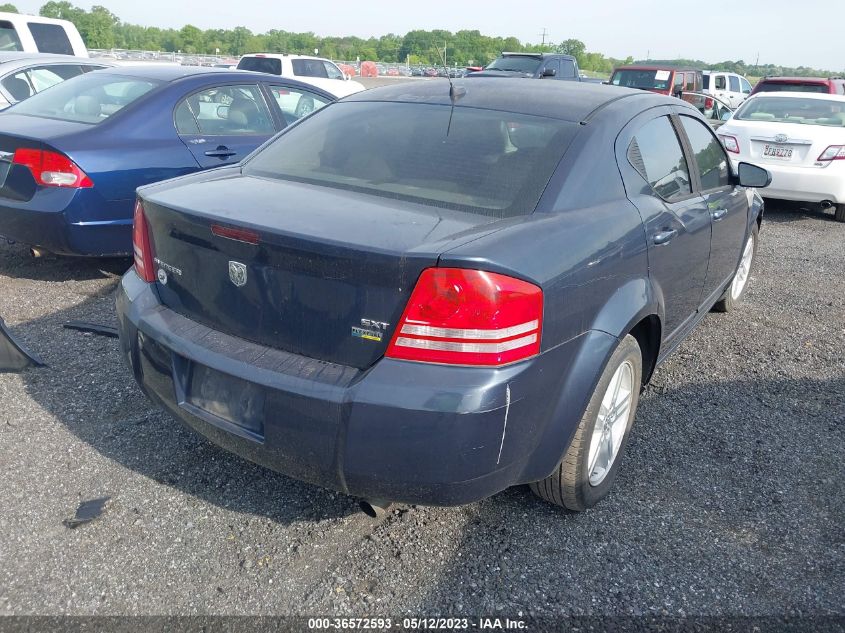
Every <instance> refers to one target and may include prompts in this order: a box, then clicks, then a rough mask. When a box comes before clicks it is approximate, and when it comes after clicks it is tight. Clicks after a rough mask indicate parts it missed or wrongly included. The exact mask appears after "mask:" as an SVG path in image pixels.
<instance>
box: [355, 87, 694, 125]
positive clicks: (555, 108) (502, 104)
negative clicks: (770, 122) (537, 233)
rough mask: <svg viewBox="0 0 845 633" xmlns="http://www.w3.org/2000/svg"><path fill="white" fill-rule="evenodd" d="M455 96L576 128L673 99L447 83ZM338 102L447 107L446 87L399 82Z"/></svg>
mask: <svg viewBox="0 0 845 633" xmlns="http://www.w3.org/2000/svg"><path fill="white" fill-rule="evenodd" d="M451 83H452V84H453V85H454V86H455V90H456V91H457V92H458V93H463V94H462V95H461V96H459V97H458V98H457V99H456V102H455V103H456V105H457V106H460V107H468V108H482V109H488V110H503V111H506V112H514V113H517V114H527V115H534V116H545V117H550V118H555V119H562V120H565V121H573V122H579V121H584V120H586V119H588V118H589V117H590V115H591V114H592V113H594V112H595V111H596V110H599V109H601V108H602V107H604V106H606V105H608V104H610V103H612V102H615V101H618V100H620V99H625V98H635V97H639V99H640V102H641V103H642V104H643V107H646V104H647V103H648V102H651V104H652V106H657V105H663V104H676V105H677V103H678V100H677V99H674V98H670V97H666V96H664V95H658V94H655V93H653V92H649V91H645V90H634V89H632V88H622V87H619V86H605V85H602V84H595V83H581V82H577V81H519V80H515V81H510V80H502V79H496V78H488V77H477V78H475V79H469V80H467V79H457V80H453V81H452V82H451ZM503 88H505V89H503ZM343 101H384V102H400V103H430V104H437V105H449V104H450V103H451V101H450V99H449V81H448V80H446V79H442V80H433V81H425V82H407V83H406V82H403V83H400V84H397V85H391V86H383V87H380V88H372V89H370V90H365V91H363V92H357V93H355V94H353V95H350V96H348V97H346V98H344V99H343Z"/></svg>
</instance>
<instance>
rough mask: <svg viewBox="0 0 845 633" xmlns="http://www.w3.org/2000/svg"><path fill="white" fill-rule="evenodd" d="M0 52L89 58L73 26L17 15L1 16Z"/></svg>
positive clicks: (66, 23)
mask: <svg viewBox="0 0 845 633" xmlns="http://www.w3.org/2000/svg"><path fill="white" fill-rule="evenodd" d="M0 51H2V52H11V51H22V52H25V53H52V54H54V55H75V56H77V57H88V49H86V48H85V43H84V42H83V41H82V37H81V36H80V35H79V31H77V30H76V27H75V26H74V25H73V23H72V22H68V21H67V20H54V19H52V18H42V17H41V16H38V15H23V14H20V13H0Z"/></svg>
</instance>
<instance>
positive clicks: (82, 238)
mask: <svg viewBox="0 0 845 633" xmlns="http://www.w3.org/2000/svg"><path fill="white" fill-rule="evenodd" d="M107 204H109V205H114V204H119V203H107ZM131 205H132V202H131V201H129V202H126V204H125V205H124V206H128V207H130V210H131ZM98 206H99V196H96V195H91V190H66V189H56V190H43V191H39V192H38V193H37V194H36V196H35V197H34V198H33V199H32V200H29V201H27V202H18V201H16V200H10V199H7V198H0V236H2V237H5V238H6V239H9V240H12V241H14V242H20V243H21V244H26V245H28V246H35V247H38V248H42V249H45V250H47V251H50V252H52V253H57V254H59V255H84V256H124V255H127V256H128V255H130V254H131V252H132V218H131V214H130V216H129V217H128V218H120V219H100V218H97V217H96V215H97V212H96V211H97V207H98ZM109 211H111V209H109ZM106 214H107V213H105V212H104V213H103V215H106ZM91 216H95V217H91Z"/></svg>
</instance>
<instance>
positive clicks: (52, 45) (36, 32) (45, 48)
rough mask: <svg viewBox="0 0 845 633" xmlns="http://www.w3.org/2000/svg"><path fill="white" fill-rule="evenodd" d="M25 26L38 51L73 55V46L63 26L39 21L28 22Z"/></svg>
mask: <svg viewBox="0 0 845 633" xmlns="http://www.w3.org/2000/svg"><path fill="white" fill-rule="evenodd" d="M27 26H28V27H29V32H30V33H32V38H33V39H34V40H35V45H36V46H37V47H38V50H39V51H40V52H42V53H57V54H59V55H73V47H72V46H71V45H70V40H69V39H68V38H67V33H65V29H64V27H63V26H60V25H59V24H41V23H40V22H28V23H27Z"/></svg>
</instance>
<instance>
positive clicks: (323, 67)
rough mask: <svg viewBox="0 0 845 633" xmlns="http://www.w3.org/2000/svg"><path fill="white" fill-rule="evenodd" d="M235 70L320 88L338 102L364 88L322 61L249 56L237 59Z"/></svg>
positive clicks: (336, 68) (317, 58)
mask: <svg viewBox="0 0 845 633" xmlns="http://www.w3.org/2000/svg"><path fill="white" fill-rule="evenodd" d="M238 70H252V71H255V72H259V73H269V74H271V75H281V76H282V77H289V78H290V79H297V80H299V81H301V82H303V83H307V84H311V85H312V86H316V87H317V88H322V89H323V90H325V91H326V92H328V93H330V94H333V95H334V96H335V97H337V98H338V99H342V98H343V97H347V96H349V95H351V94H354V93H356V92H361V91H362V90H364V86H362V85H361V84H359V83H358V82H357V81H352V80H350V79H349V77H347V76H346V75H344V74H343V71H342V70H341V69H340V68H338V66H337V64H335V63H334V62H332V61H329V60H328V59H323V58H322V57H311V56H309V55H287V54H275V53H250V54H249V55H244V56H243V57H241V61H239V62H238Z"/></svg>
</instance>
